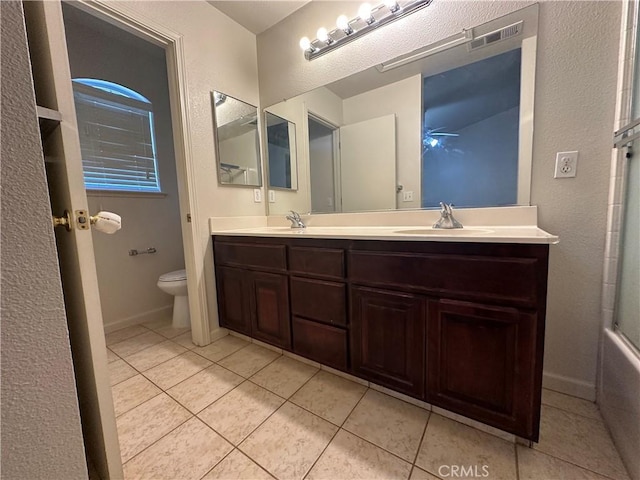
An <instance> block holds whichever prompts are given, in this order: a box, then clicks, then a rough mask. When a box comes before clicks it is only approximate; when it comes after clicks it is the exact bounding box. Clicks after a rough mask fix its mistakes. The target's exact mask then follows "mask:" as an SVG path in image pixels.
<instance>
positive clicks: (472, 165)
mask: <svg viewBox="0 0 640 480" xmlns="http://www.w3.org/2000/svg"><path fill="white" fill-rule="evenodd" d="M537 27H538V6H537V5H531V6H529V7H526V8H524V9H522V10H519V11H516V12H513V13H511V14H509V15H506V16H504V17H501V18H498V19H495V20H492V21H490V22H488V23H485V24H483V25H478V26H474V27H473V28H469V29H467V30H464V31H462V32H461V33H460V34H458V35H454V36H452V37H449V38H445V39H442V40H441V41H439V42H437V43H435V44H432V45H429V46H426V47H424V48H422V49H419V50H418V51H414V52H407V54H405V55H402V56H400V57H398V58H396V59H394V60H392V61H390V62H386V63H384V64H381V65H376V66H373V67H371V68H368V69H366V70H364V71H361V72H359V73H356V74H354V75H351V76H350V77H347V78H344V79H342V80H339V81H337V82H334V83H332V84H329V85H325V86H324V87H320V88H317V89H315V90H313V91H311V92H308V93H305V94H302V95H298V96H296V97H294V98H290V99H287V100H285V101H284V102H281V103H279V104H277V105H273V106H271V107H269V110H270V111H275V112H281V113H280V114H281V115H283V116H286V118H289V119H290V120H291V121H292V122H293V123H295V125H296V133H297V136H298V149H297V154H298V165H299V172H300V176H301V181H300V187H299V190H298V194H299V195H300V196H303V197H304V199H302V198H299V197H298V198H295V199H294V198H293V197H283V198H282V200H281V201H276V202H275V203H271V204H269V212H270V213H271V214H278V215H280V214H282V213H285V212H287V211H288V210H290V209H291V207H292V206H293V205H292V204H293V202H295V206H296V207H297V209H298V210H300V211H304V212H306V211H310V212H312V213H334V212H358V211H368V210H385V209H405V208H437V207H438V205H439V202H447V203H452V204H454V205H455V206H457V207H489V206H506V205H528V204H529V203H530V185H531V159H532V145H533V105H534V87H535V61H536V43H537ZM334 54H336V55H339V50H338V51H336V52H335V53H334ZM303 175H304V177H303ZM303 178H304V180H305V181H303Z"/></svg>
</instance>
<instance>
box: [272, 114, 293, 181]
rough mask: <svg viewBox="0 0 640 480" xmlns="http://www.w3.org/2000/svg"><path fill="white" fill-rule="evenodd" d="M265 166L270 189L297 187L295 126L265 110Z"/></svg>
mask: <svg viewBox="0 0 640 480" xmlns="http://www.w3.org/2000/svg"><path fill="white" fill-rule="evenodd" d="M264 125H265V129H266V135H265V137H266V139H267V148H266V153H267V168H268V173H269V188H270V189H285V190H297V189H298V168H297V165H298V164H297V151H296V126H295V124H294V123H293V122H290V121H289V120H287V119H285V118H282V117H279V116H278V115H275V114H273V113H271V112H268V111H265V122H264Z"/></svg>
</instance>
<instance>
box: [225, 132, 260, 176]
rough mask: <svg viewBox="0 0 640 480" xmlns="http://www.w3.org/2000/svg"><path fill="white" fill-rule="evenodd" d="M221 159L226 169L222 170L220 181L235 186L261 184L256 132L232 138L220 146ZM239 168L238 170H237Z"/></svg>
mask: <svg viewBox="0 0 640 480" xmlns="http://www.w3.org/2000/svg"><path fill="white" fill-rule="evenodd" d="M218 151H219V154H220V159H221V162H222V163H223V164H228V165H230V166H227V167H225V168H222V167H221V168H220V174H221V175H220V180H221V181H222V182H225V183H231V184H234V185H257V184H259V182H260V178H259V176H258V171H257V169H256V168H255V167H253V165H255V164H256V132H254V131H251V132H247V133H245V134H243V135H240V136H239V137H231V138H228V139H226V140H223V141H221V142H220V143H219V144H218ZM236 167H237V168H236Z"/></svg>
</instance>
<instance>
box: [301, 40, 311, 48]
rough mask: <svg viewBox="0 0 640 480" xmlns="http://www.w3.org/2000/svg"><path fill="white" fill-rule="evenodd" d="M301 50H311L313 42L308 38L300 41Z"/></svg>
mask: <svg viewBox="0 0 640 480" xmlns="http://www.w3.org/2000/svg"><path fill="white" fill-rule="evenodd" d="M300 48H301V49H302V50H305V51H306V50H309V49H310V48H311V40H309V39H308V38H307V37H302V38H301V39H300Z"/></svg>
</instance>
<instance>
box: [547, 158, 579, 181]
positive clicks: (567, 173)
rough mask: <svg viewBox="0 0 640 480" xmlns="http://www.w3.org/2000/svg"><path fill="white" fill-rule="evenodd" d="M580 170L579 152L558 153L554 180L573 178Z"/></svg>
mask: <svg viewBox="0 0 640 480" xmlns="http://www.w3.org/2000/svg"><path fill="white" fill-rule="evenodd" d="M577 169H578V152H558V153H557V154H556V171H555V173H554V175H553V178H573V177H575V176H576V170H577Z"/></svg>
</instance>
